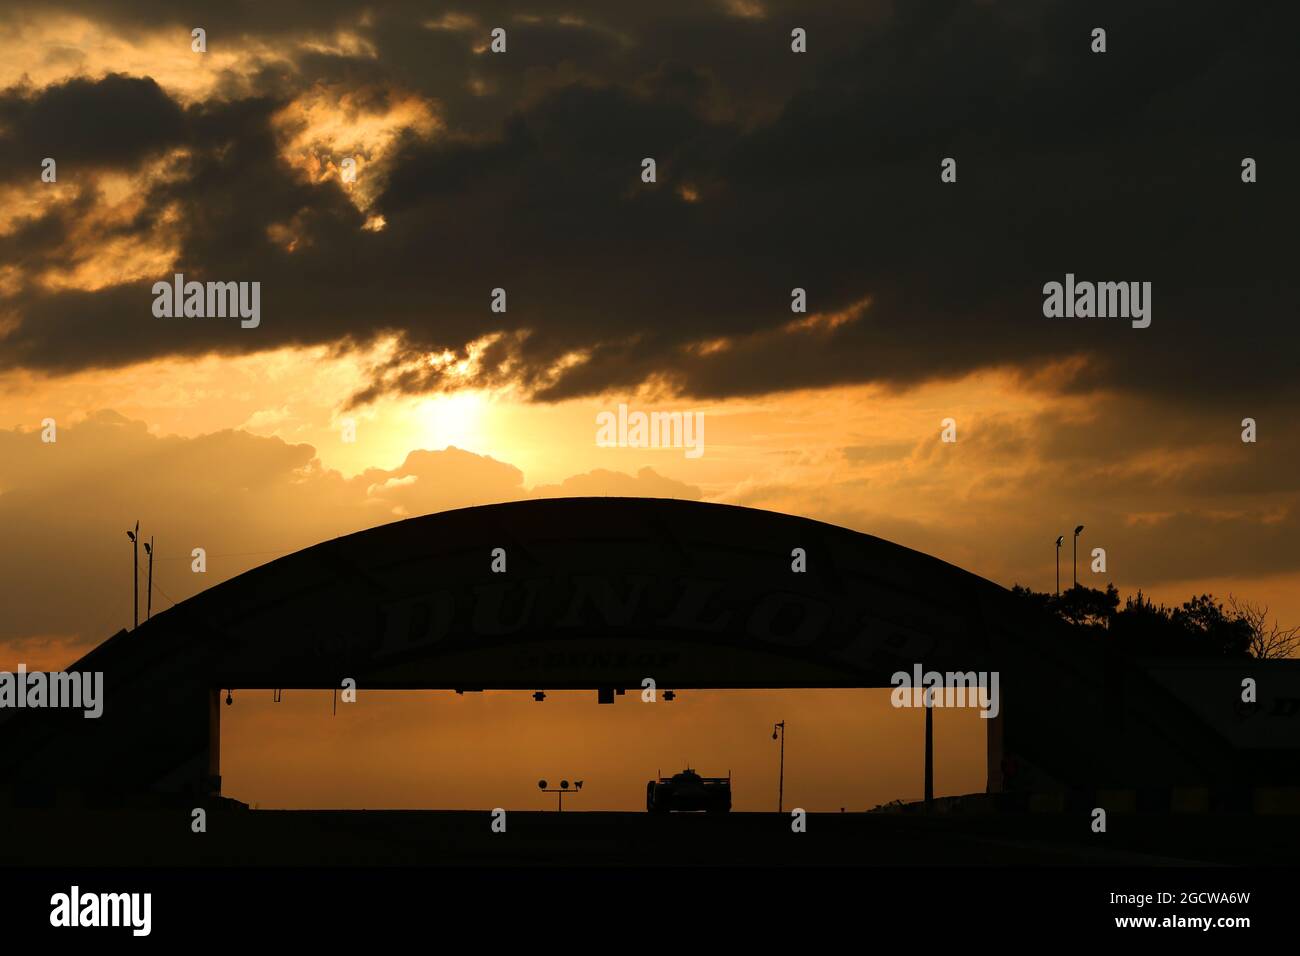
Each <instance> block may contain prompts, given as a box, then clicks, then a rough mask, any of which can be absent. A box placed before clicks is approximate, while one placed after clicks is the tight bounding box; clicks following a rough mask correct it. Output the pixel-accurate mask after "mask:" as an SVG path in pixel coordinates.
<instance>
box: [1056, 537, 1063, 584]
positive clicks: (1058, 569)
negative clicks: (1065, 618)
mask: <svg viewBox="0 0 1300 956" xmlns="http://www.w3.org/2000/svg"><path fill="white" fill-rule="evenodd" d="M1064 540H1065V535H1063V534H1058V535H1057V536H1056V596H1057V597H1060V596H1061V542H1062V541H1064Z"/></svg>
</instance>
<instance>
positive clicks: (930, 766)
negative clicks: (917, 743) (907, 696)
mask: <svg viewBox="0 0 1300 956" xmlns="http://www.w3.org/2000/svg"><path fill="white" fill-rule="evenodd" d="M933 808H934V708H933V707H931V706H930V692H929V691H928V690H927V691H926V695H925V812H926V813H929V812H930V811H931V810H932V809H933Z"/></svg>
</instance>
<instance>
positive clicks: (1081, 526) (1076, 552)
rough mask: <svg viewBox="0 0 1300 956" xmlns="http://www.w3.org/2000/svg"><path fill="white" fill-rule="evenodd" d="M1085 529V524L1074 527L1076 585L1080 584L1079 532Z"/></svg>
mask: <svg viewBox="0 0 1300 956" xmlns="http://www.w3.org/2000/svg"><path fill="white" fill-rule="evenodd" d="M1082 530H1083V525H1079V527H1077V528H1075V529H1074V586H1075V587H1076V588H1077V587H1078V586H1079V532H1080V531H1082Z"/></svg>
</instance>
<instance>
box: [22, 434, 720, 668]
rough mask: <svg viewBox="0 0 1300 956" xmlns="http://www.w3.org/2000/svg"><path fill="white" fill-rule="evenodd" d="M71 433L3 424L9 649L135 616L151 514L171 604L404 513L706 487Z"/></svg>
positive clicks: (63, 645) (234, 443) (642, 477)
mask: <svg viewBox="0 0 1300 956" xmlns="http://www.w3.org/2000/svg"><path fill="white" fill-rule="evenodd" d="M57 439H58V440H57V441H56V442H54V443H51V444H46V443H43V442H42V441H41V439H40V433H39V432H38V431H36V430H22V429H15V430H12V431H0V526H3V527H4V529H5V538H6V542H7V546H6V547H5V548H3V549H0V607H4V608H5V614H4V615H3V618H0V658H9V657H12V656H13V655H14V654H19V653H23V654H28V655H29V656H31V657H33V658H35V657H40V658H41V659H51V658H53V657H57V656H59V655H60V654H63V655H64V656H63V657H62V658H61V659H60V660H59V662H58V665H57V666H60V667H61V666H64V665H65V664H66V663H68V662H69V661H70V660H71V659H72V658H73V657H75V656H76V654H75V653H74V651H76V650H78V649H80V650H81V651H84V650H86V649H88V648H89V647H90V646H93V645H94V644H97V643H98V642H99V641H101V640H103V639H105V638H106V637H108V636H109V635H110V634H112V633H113V632H115V631H116V630H118V629H119V628H120V627H122V626H124V625H127V624H128V623H129V622H130V620H131V613H132V611H131V601H132V592H131V564H130V562H131V545H130V542H129V541H128V540H127V537H126V535H125V533H124V532H125V531H127V530H129V529H130V528H132V527H133V526H134V523H135V521H136V520H140V522H141V532H142V534H143V535H145V536H146V540H147V539H148V538H149V537H156V539H157V551H156V555H157V562H156V567H155V583H156V585H157V588H158V589H159V590H158V593H157V594H156V595H155V600H156V602H157V603H156V605H155V606H156V607H157V608H159V609H161V608H163V607H167V606H169V603H170V602H172V601H180V600H183V599H184V598H186V597H189V596H191V595H193V594H195V593H197V592H199V591H201V590H204V589H206V588H208V587H211V586H212V585H214V584H217V583H219V582H220V581H222V580H225V579H226V578H228V577H231V576H234V575H236V574H240V573H242V572H243V571H246V570H248V569H250V568H252V567H255V566H257V565H260V564H265V563H266V562H267V561H270V560H272V559H274V558H275V557H277V556H280V555H283V554H287V553H290V552H293V551H297V550H300V549H301V548H304V547H307V546H308V545H311V544H315V543H316V542H318V541H321V540H325V539H327V538H332V537H336V536H338V535H343V534H349V533H351V532H354V531H359V530H362V529H364V528H369V527H374V526H375V525H379V524H383V523H386V522H388V521H393V520H398V519H400V518H404V517H409V516H415V515H421V514H427V513H430V512H436V511H442V510H446V509H450V508H461V507H469V506H472V505H476V504H489V503H492V502H498V501H511V500H517V499H522V498H529V497H554V496H557V495H579V494H580V495H634V496H663V497H689V498H698V497H699V496H700V493H699V490H698V489H697V488H694V487H692V486H690V485H687V484H684V483H681V482H676V481H671V480H669V479H666V478H664V477H662V476H660V475H658V474H656V473H655V472H654V471H653V470H652V469H649V468H643V469H641V471H640V472H639V474H637V475H636V476H632V475H627V474H622V473H619V472H613V471H605V470H600V471H596V472H591V473H589V474H584V475H575V476H573V477H571V478H569V479H566V480H565V481H564V482H562V483H560V484H559V485H558V486H557V485H549V486H544V487H539V488H536V489H532V490H530V489H529V488H527V487H526V486H525V484H524V480H523V478H524V476H523V473H522V472H521V471H520V470H519V469H518V468H515V467H514V466H512V465H509V464H507V463H505V462H500V461H496V460H495V459H493V458H490V457H486V456H482V455H475V454H472V453H470V452H467V451H462V450H461V449H458V448H448V449H446V450H443V451H426V450H416V451H412V452H411V453H410V454H409V455H408V456H407V457H406V460H405V461H404V462H403V463H402V464H401V465H400V466H399V467H397V468H393V469H380V468H372V469H368V470H366V471H365V472H362V473H361V474H358V475H356V476H355V477H353V478H350V479H349V478H344V477H343V476H342V475H341V474H339V472H337V471H333V470H331V469H327V468H325V467H323V466H322V465H321V463H320V461H319V460H318V459H317V458H316V453H315V450H314V449H313V448H312V447H311V446H310V445H305V444H288V443H286V442H284V441H282V440H280V439H278V438H263V437H258V436H255V435H251V434H248V433H247V432H243V431H235V430H224V431H220V432H214V433H209V434H203V435H199V436H197V437H194V438H182V437H178V436H174V435H173V436H157V435H153V434H151V433H150V432H149V430H148V429H147V427H146V425H145V424H144V423H143V422H141V421H135V420H132V419H129V418H127V417H125V416H123V415H120V414H118V413H116V412H112V411H100V412H96V413H95V414H92V415H90V416H89V417H87V418H86V419H84V420H83V421H80V422H77V423H71V424H67V425H62V426H60V428H59V430H58V432H57ZM194 548H203V549H205V551H206V553H207V555H208V571H207V573H206V574H195V573H193V572H192V571H191V560H192V558H191V551H192V549H194ZM143 588H144V585H143V581H142V583H141V590H142V593H143ZM73 591H75V593H76V598H77V599H76V600H75V601H74V600H68V594H69V593H71V592H73ZM143 613H144V606H143V598H142V605H141V614H142V615H143ZM17 660H18V658H15V659H14V660H13V661H11V663H16V662H17ZM0 669H3V663H2V661H0Z"/></svg>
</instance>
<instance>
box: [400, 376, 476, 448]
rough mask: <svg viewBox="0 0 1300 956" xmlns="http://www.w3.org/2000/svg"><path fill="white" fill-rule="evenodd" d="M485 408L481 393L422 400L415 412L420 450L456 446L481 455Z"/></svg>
mask: <svg viewBox="0 0 1300 956" xmlns="http://www.w3.org/2000/svg"><path fill="white" fill-rule="evenodd" d="M486 406H487V402H486V401H485V400H484V398H483V395H482V393H480V392H476V391H462V392H451V393H449V394H446V395H437V396H435V397H433V398H428V399H425V400H424V401H422V402H420V405H419V408H418V409H417V411H416V419H417V421H418V422H419V424H420V438H419V446H420V447H424V448H445V447H446V446H448V445H455V446H456V447H457V448H463V449H464V450H466V451H482V450H483V449H482V446H483V444H484V441H483V439H484V436H483V431H482V424H483V412H484V411H485V409H486Z"/></svg>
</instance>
